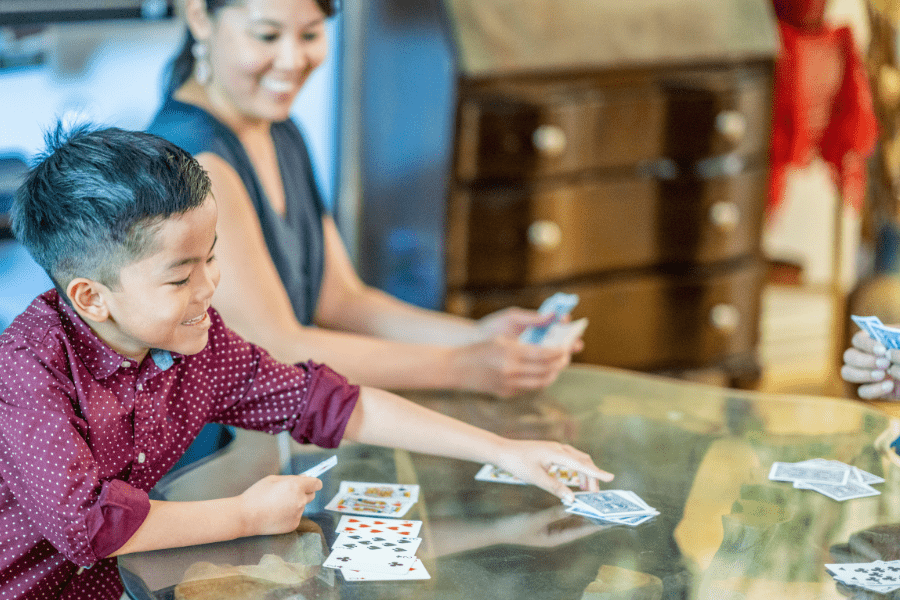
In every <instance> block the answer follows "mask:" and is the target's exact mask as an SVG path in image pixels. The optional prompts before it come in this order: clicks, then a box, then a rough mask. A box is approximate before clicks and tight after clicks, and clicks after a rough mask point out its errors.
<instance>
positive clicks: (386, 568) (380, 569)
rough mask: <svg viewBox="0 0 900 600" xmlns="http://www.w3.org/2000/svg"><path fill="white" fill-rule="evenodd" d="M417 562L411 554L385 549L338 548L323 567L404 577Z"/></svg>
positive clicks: (363, 547) (332, 552)
mask: <svg viewBox="0 0 900 600" xmlns="http://www.w3.org/2000/svg"><path fill="white" fill-rule="evenodd" d="M415 561H416V557H415V556H414V555H411V554H397V553H396V552H394V551H393V550H390V549H384V548H379V549H375V548H367V547H365V546H362V547H358V548H337V549H335V550H332V551H331V554H329V555H328V558H326V559H325V562H324V563H322V566H323V567H328V568H330V569H342V570H343V569H345V568H350V569H357V570H359V571H365V572H367V573H384V574H386V575H400V576H402V575H404V574H406V573H407V572H408V571H409V568H410V567H411V566H412V565H413V563H414V562H415Z"/></svg>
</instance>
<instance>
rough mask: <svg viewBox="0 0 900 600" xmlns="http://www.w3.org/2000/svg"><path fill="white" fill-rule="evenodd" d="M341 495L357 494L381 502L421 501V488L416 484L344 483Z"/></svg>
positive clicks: (342, 483)
mask: <svg viewBox="0 0 900 600" xmlns="http://www.w3.org/2000/svg"><path fill="white" fill-rule="evenodd" d="M340 493H343V494H357V495H360V496H366V497H368V498H377V499H380V500H408V501H410V502H418V501H419V486H418V485H415V484H403V483H369V482H365V481H342V482H341V489H340Z"/></svg>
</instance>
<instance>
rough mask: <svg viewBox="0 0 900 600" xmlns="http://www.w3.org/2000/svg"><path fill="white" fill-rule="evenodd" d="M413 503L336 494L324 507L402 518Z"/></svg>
mask: <svg viewBox="0 0 900 600" xmlns="http://www.w3.org/2000/svg"><path fill="white" fill-rule="evenodd" d="M413 504H415V502H410V501H409V500H390V499H388V500H383V499H381V498H372V497H370V496H364V495H362V494H347V493H338V494H337V495H336V496H335V497H334V498H332V499H331V501H330V502H329V503H328V504H327V505H326V506H325V510H333V511H334V512H340V513H347V514H351V515H366V516H377V517H402V516H403V515H405V514H406V513H407V512H409V509H410V508H412V506H413Z"/></svg>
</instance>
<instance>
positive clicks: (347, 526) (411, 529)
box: [336, 515, 422, 537]
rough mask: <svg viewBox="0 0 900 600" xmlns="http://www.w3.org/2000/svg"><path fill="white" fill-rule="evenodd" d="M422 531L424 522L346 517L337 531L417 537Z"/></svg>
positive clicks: (342, 519)
mask: <svg viewBox="0 0 900 600" xmlns="http://www.w3.org/2000/svg"><path fill="white" fill-rule="evenodd" d="M420 529H422V521H415V520H411V519H379V518H373V517H356V516H350V515H344V516H343V517H341V520H340V521H339V522H338V526H337V529H336V531H337V532H338V533H343V532H345V531H351V532H369V533H373V534H379V533H393V534H396V535H404V536H408V537H416V536H418V535H419V530H420Z"/></svg>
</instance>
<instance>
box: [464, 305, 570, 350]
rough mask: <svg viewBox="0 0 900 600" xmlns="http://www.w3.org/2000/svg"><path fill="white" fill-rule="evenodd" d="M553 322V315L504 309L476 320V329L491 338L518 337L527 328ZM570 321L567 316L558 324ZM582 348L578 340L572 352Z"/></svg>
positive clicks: (521, 309)
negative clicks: (499, 336)
mask: <svg viewBox="0 0 900 600" xmlns="http://www.w3.org/2000/svg"><path fill="white" fill-rule="evenodd" d="M553 320H554V315H553V314H542V313H540V312H538V311H536V310H526V309H524V308H516V307H513V308H504V309H503V310H498V311H497V312H494V313H491V314H489V315H487V316H485V317H482V318H481V319H479V320H478V328H479V329H481V330H482V331H483V332H484V333H485V335H486V337H489V338H492V337H496V336H498V335H502V336H509V337H519V336H520V335H522V332H523V331H525V330H526V329H528V328H529V327H542V326H545V325H548V324H549V323H551V322H552V321H553ZM569 320H570V318H569V315H564V316H562V317H560V318H559V322H562V323H567V322H568V321H569ZM583 347H584V342H582V341H581V339H580V338H579V339H578V340H576V341H575V343H574V344H573V345H572V348H571V350H572V352H579V351H581V350H582V348H583Z"/></svg>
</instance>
